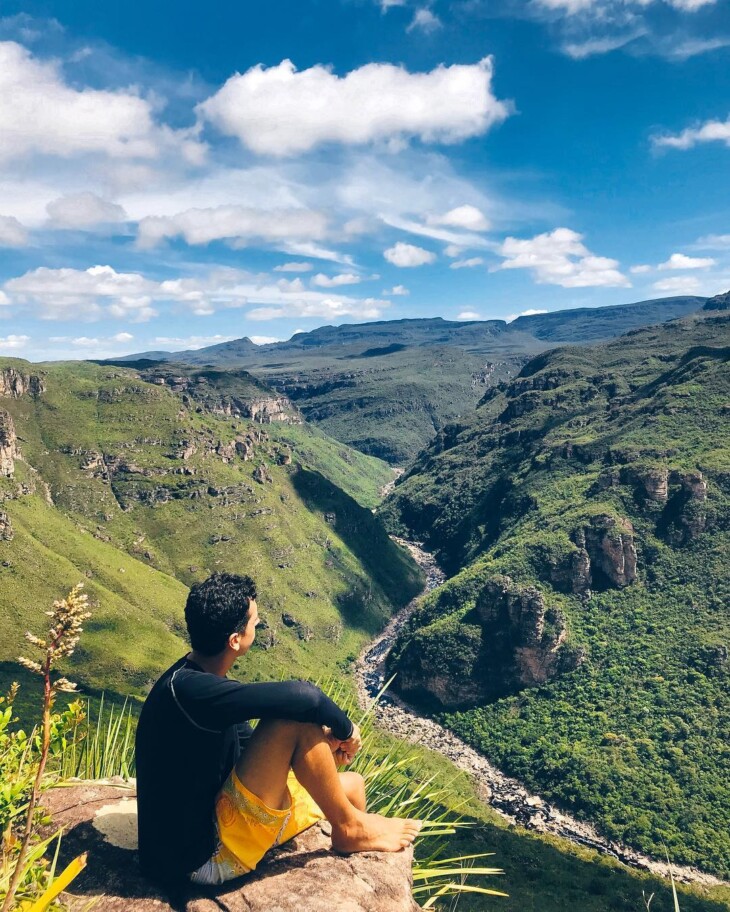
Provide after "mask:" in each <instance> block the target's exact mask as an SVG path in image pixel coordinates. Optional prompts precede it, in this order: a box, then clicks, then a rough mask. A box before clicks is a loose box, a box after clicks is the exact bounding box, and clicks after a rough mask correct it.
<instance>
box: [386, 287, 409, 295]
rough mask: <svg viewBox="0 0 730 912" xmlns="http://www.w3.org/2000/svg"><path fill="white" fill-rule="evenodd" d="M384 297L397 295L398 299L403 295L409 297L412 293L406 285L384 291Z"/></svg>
mask: <svg viewBox="0 0 730 912" xmlns="http://www.w3.org/2000/svg"><path fill="white" fill-rule="evenodd" d="M383 294H384V295H395V296H396V297H398V296H401V295H409V294H410V291H409V290H408V289H407V288H406V286H405V285H394V286H393V287H392V288H386V289H383Z"/></svg>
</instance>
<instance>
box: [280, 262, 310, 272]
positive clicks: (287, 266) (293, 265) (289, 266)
mask: <svg viewBox="0 0 730 912" xmlns="http://www.w3.org/2000/svg"><path fill="white" fill-rule="evenodd" d="M313 268H314V267H313V266H312V264H311V263H297V262H294V261H292V262H290V263H281V265H279V266H274V272H311V271H312V269H313Z"/></svg>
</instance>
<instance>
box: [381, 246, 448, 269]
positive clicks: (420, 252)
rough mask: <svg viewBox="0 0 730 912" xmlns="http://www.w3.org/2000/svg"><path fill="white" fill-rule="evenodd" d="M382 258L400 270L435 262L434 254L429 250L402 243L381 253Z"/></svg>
mask: <svg viewBox="0 0 730 912" xmlns="http://www.w3.org/2000/svg"><path fill="white" fill-rule="evenodd" d="M383 256H384V257H385V259H386V260H387V261H388V262H389V263H392V264H393V265H394V266H399V267H401V268H409V267H413V266H425V265H426V264H427V263H433V262H434V261H435V260H436V254H435V253H432V252H431V251H430V250H424V249H423V247H416V246H415V245H414V244H405V243H404V242H403V241H398V243H397V244H395V245H394V246H393V247H389V248H388V249H387V250H385V251H384V252H383Z"/></svg>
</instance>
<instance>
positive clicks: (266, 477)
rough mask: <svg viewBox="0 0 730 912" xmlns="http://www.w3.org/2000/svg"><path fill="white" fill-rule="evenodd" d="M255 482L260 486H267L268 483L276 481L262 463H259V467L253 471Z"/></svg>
mask: <svg viewBox="0 0 730 912" xmlns="http://www.w3.org/2000/svg"><path fill="white" fill-rule="evenodd" d="M253 480H254V481H257V482H258V483H259V484H266V483H267V482H272V481H273V480H274V479H273V478H272V477H271V473H270V472H269V470H268V469H267V468H266V466H265V465H264V463H263V462H262V463H259V465H257V466H256V468H255V469H254V470H253Z"/></svg>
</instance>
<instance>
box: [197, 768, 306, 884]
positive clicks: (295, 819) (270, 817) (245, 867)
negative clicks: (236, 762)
mask: <svg viewBox="0 0 730 912" xmlns="http://www.w3.org/2000/svg"><path fill="white" fill-rule="evenodd" d="M287 789H288V792H289V807H288V808H285V809H283V810H280V809H279V808H271V807H268V806H267V805H265V804H264V802H263V801H262V800H261V799H260V798H259V797H258V796H257V795H254V793H253V792H251V791H249V790H248V789H247V788H246V786H245V785H243V783H242V782H241V780H240V779H239V778H238V776H237V775H236V771H235V769H234V770H233V771H232V772H231V774H230V776H229V777H228V779H227V780H226V782H225V784H224V785H223V788H222V789H221V790H220V792H219V793H218V797H217V798H216V803H215V817H216V826H217V829H218V849H217V851H216V853H215V854H214V855H213V857H212V858H211V859H209V860H208V861H206V862H205V864H203V865H201V867H200V868H198V870H197V871H195V872H193V873H192V874H191V875H190V879H191V880H192V881H193V882H194V883H201V884H219V883H223V882H224V881H226V880H231V879H232V878H234V877H240V876H241V875H242V874H247V873H248V872H249V871H253V869H254V868H255V867H256V865H257V864H258V863H259V861H261V859H262V858H263V856H264V855H265V854H266V852H268V851H269V849H271V848H273V847H274V846H277V845H281V843H282V842H287V841H288V840H289V839H293V838H294V837H295V836H296V835H297V834H298V833H301V832H303V831H304V830H306V829H308V828H309V827H310V826H312V824H314V823H316V822H317V821H318V820H322V819H323V818H324V814H323V813H322V811H321V810H320V808H319V806H318V805H317V804H316V802H315V801H314V799H313V798H312V796H311V795H310V794H309V792H308V791H307V790H306V789H305V788H304V786H303V785H301V784H300V782H299V781H298V780H297V778H296V776H295V775H294V772H293V770H289V777H288V779H287Z"/></svg>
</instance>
